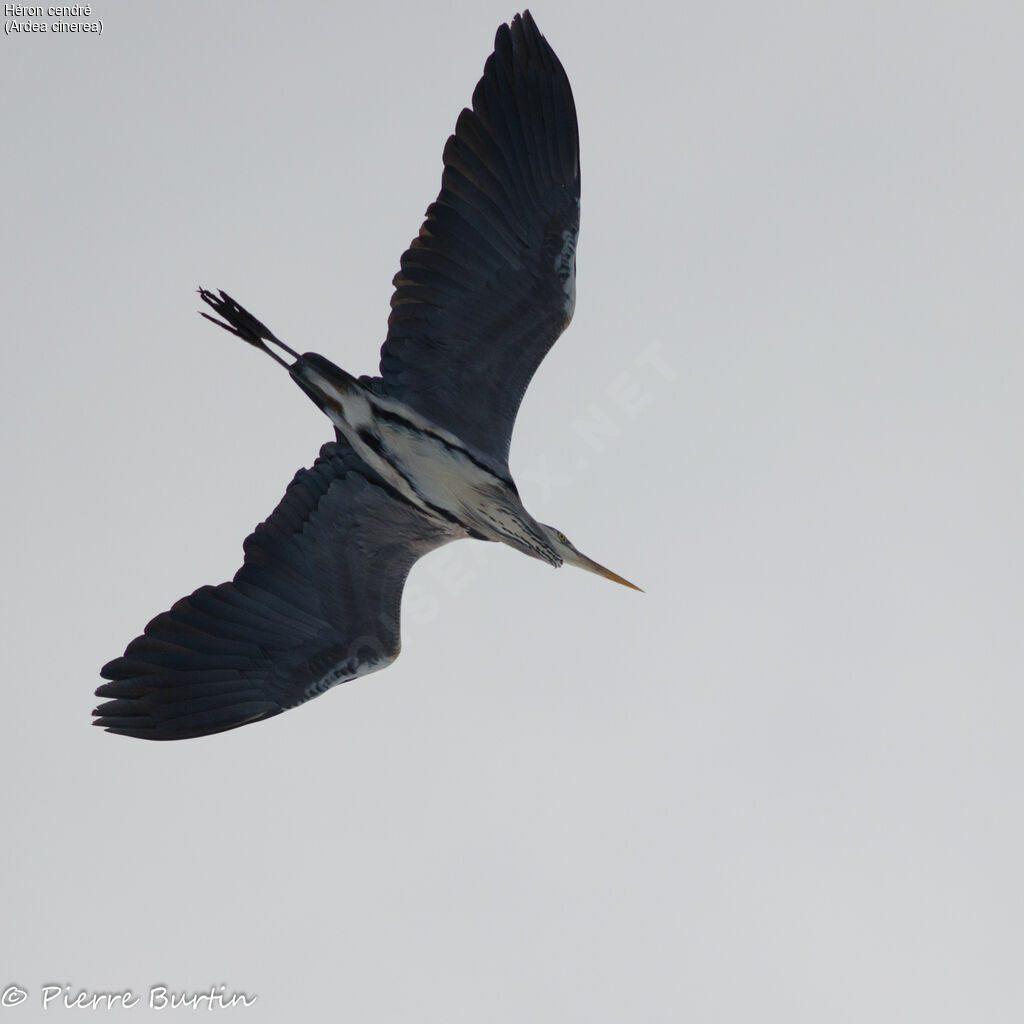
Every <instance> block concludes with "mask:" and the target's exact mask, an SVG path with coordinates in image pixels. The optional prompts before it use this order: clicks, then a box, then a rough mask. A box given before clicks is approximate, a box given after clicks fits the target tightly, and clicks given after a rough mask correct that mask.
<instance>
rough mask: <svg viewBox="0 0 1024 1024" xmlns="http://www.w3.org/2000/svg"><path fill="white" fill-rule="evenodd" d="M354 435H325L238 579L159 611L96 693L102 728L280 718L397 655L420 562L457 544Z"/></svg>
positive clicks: (186, 728) (148, 735)
mask: <svg viewBox="0 0 1024 1024" xmlns="http://www.w3.org/2000/svg"><path fill="white" fill-rule="evenodd" d="M455 536H456V535H455V534H454V533H452V532H451V531H450V530H449V529H448V528H446V527H445V526H443V525H441V524H435V523H433V522H431V521H430V520H428V519H426V518H425V517H423V516H422V515H421V514H420V513H419V511H418V510H416V509H415V508H413V507H412V506H411V505H409V504H408V503H407V502H406V501H405V500H404V499H403V498H402V497H401V496H399V495H398V494H397V493H396V492H394V491H393V490H392V489H391V488H389V487H388V486H387V485H386V484H385V483H384V482H383V481H382V480H381V479H380V478H379V477H378V476H377V475H376V474H375V473H374V472H373V471H372V470H371V469H369V467H367V466H366V465H365V463H363V462H362V460H361V459H359V457H358V456H357V455H356V454H355V453H354V452H353V451H352V449H351V448H349V447H348V446H347V445H346V444H340V443H333V442H332V443H331V444H326V445H324V446H323V448H321V450H320V457H319V458H318V459H317V460H316V462H315V464H314V465H313V466H312V467H311V468H309V469H302V470H299V472H298V473H296V475H295V478H294V479H293V480H292V482H291V484H290V485H289V487H288V490H287V492H286V493H285V496H284V498H283V499H282V500H281V502H280V504H279V505H278V506H277V508H276V509H275V510H274V512H273V514H272V515H271V516H270V517H269V518H268V519H267V520H266V522H264V523H261V524H260V525H259V526H258V527H257V528H256V530H255V532H254V533H252V534H251V535H250V536H249V537H248V538H247V539H246V541H245V545H244V547H245V563H244V565H243V566H242V568H241V569H239V570H238V572H237V573H236V574H235V578H234V580H233V581H232V582H230V583H222V584H220V586H217V587H209V586H208V587H201V588H200V589H199V590H197V591H196V592H195V593H194V594H191V595H190V596H188V597H184V598H182V599H181V600H180V601H178V602H177V604H175V605H174V606H173V607H172V608H171V609H170V611H166V612H164V613H163V614H162V615H158V616H157V617H156V618H155V619H153V621H152V622H150V623H149V625H148V626H146V631H145V633H144V634H143V635H142V636H140V637H137V638H136V639H135V640H133V641H132V642H131V643H130V644H129V645H128V648H127V649H126V650H125V652H124V654H123V655H122V656H121V657H120V658H115V659H114V660H113V661H111V662H109V663H108V664H107V665H105V666H104V667H103V668H102V669H101V675H102V676H103V678H104V679H107V680H109V682H107V683H104V684H103V685H102V686H100V688H99V689H98V690H97V691H96V695H97V696H98V697H109V698H112V699H111V700H109V701H107V703H105V704H101V705H100V706H99V707H98V708H96V710H95V711H94V712H93V714H94V715H95V716H96V718H95V720H94V724H95V725H99V726H102V727H103V728H105V729H107V730H108V731H110V732H115V733H122V734H124V735H126V736H138V737H142V738H145V739H155V740H171V739H184V738H186V737H190V736H203V735H206V734H208V733H214V732H222V731H223V730H225V729H234V728H236V727H237V726H240V725H246V724H247V723H249V722H256V721H259V720H261V719H264V718H270V717H271V716H273V715H276V714H279V713H280V712H282V711H285V710H287V709H288V708H292V707H295V706H296V705H297V704H301V703H302V702H303V701H306V700H309V699H310V698H311V697H316V696H317V695H318V694H321V693H323V692H324V691H325V690H327V689H328V688H329V687H331V686H335V685H336V684H338V683H343V682H345V681H346V680H348V679H353V678H355V677H356V676H360V675H364V674H366V673H367V672H372V671H374V670H375V669H379V668H384V667H385V666H387V665H388V664H390V662H391V661H393V660H394V659H395V657H397V655H398V651H399V648H400V638H399V619H400V604H401V598H402V588H403V586H404V584H405V578H406V576H407V574H408V572H409V569H410V568H411V567H412V565H413V563H414V562H415V561H416V560H417V559H418V558H420V557H421V556H422V555H424V554H426V553H427V552H428V551H431V550H432V549H433V548H435V547H439V546H440V545H442V544H445V543H447V542H448V541H450V540H453V539H455Z"/></svg>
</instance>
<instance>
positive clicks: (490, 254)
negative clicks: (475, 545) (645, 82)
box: [93, 11, 639, 740]
mask: <svg viewBox="0 0 1024 1024" xmlns="http://www.w3.org/2000/svg"><path fill="white" fill-rule="evenodd" d="M443 164H444V167H443V172H442V178H441V191H440V194H439V195H438V197H437V200H436V201H435V202H434V203H433V204H431V206H430V207H429V208H428V209H427V213H426V219H425V220H424V222H423V226H422V227H421V228H420V231H419V234H418V236H417V237H416V238H414V239H413V241H412V243H411V245H410V247H409V248H408V249H407V250H406V252H405V254H404V255H403V256H402V260H401V269H400V270H399V272H398V274H397V275H396V276H395V278H394V293H393V295H392V299H391V315H390V317H389V320H388V332H387V337H386V340H385V341H384V344H383V347H382V349H381V358H380V375H379V376H377V377H359V378H355V377H352V376H350V375H349V374H348V373H346V372H345V371H344V370H341V369H339V368H338V367H337V366H335V365H334V364H333V363H331V362H330V361H329V360H327V359H325V358H324V357H323V356H320V355H317V354H316V353H306V354H304V355H300V354H299V353H298V352H297V351H295V350H294V349H292V348H290V347H289V346H288V345H286V344H285V343H284V342H282V341H280V340H279V339H278V338H277V337H276V336H275V335H274V334H273V333H272V332H271V331H270V330H269V329H268V328H267V327H266V326H265V325H264V324H263V323H261V322H260V321H259V320H257V319H256V318H255V317H254V316H253V315H252V314H251V313H249V312H248V311H247V310H246V309H244V308H243V307H242V306H241V305H239V304H238V303H237V302H236V301H235V300H234V299H233V298H231V296H230V295H228V294H226V293H225V292H223V291H219V292H217V293H213V292H211V291H208V290H206V289H200V295H201V297H202V299H203V301H204V302H205V303H206V305H207V306H209V307H210V308H211V309H212V310H213V313H214V315H212V316H211V315H210V314H208V313H205V312H204V313H203V316H205V317H206V318H207V319H209V320H212V321H213V322H214V323H216V324H217V325H218V326H220V327H222V328H224V330H226V331H229V332H230V333H232V334H234V335H236V336H237V337H239V338H241V339H243V340H244V341H246V342H248V343H249V344H251V345H254V346H255V347H256V348H258V349H260V350H262V351H263V352H265V353H267V354H268V355H270V356H271V357H272V358H273V359H275V360H276V361H277V362H278V363H279V364H280V365H281V366H283V367H284V368H285V369H286V370H287V371H288V373H289V374H290V375H291V377H292V379H293V380H294V381H295V383H296V384H298V386H299V387H300V388H301V389H302V390H303V391H304V392H305V393H306V394H307V395H308V396H309V397H310V398H311V399H312V400H313V402H314V403H315V404H316V405H317V407H318V408H320V409H321V410H322V411H323V412H324V413H326V415H327V416H328V417H329V418H330V420H331V422H332V423H333V425H334V430H335V440H333V441H331V442H329V443H327V444H325V445H324V446H323V447H322V448H321V450H320V454H319V457H318V458H317V460H316V461H315V463H314V464H313V465H312V466H311V467H310V468H308V469H301V470H299V472H298V473H297V474H296V475H295V478H294V479H293V480H292V482H291V484H290V485H289V487H288V489H287V491H286V493H285V495H284V497H283V498H282V500H281V502H280V504H279V505H278V506H277V508H276V509H275V510H274V512H273V513H272V514H271V515H270V517H269V518H268V519H267V520H266V521H265V522H263V523H261V524H260V525H259V526H257V527H256V530H255V531H254V532H253V533H252V534H251V535H250V536H249V537H248V538H247V539H246V541H245V544H244V553H245V557H244V563H243V565H242V567H241V568H240V569H239V570H238V572H237V573H236V575H235V577H234V579H233V580H232V581H231V582H229V583H222V584H220V585H219V586H205V587H201V588H200V589H198V590H196V591H195V592H194V593H193V594H191V595H189V596H188V597H184V598H182V599H181V600H180V601H178V602H177V603H176V604H175V605H174V606H173V607H172V608H171V609H170V610H169V611H166V612H163V613H162V614H160V615H158V616H156V618H154V619H153V620H152V621H151V622H150V623H149V624H148V625H147V626H146V628H145V632H144V633H143V634H142V635H141V636H139V637H137V638H136V639H135V640H133V641H132V642H131V643H130V644H129V645H128V647H127V648H126V650H125V652H124V654H123V655H122V656H121V657H119V658H115V659H114V660H113V661H111V662H109V663H108V664H107V665H105V666H104V667H103V668H102V669H101V675H102V677H103V678H104V679H106V680H107V682H105V683H103V684H102V685H101V686H100V687H99V688H98V689H97V690H96V695H97V696H99V697H105V698H109V699H108V700H107V701H106V703H103V704H101V705H100V706H99V707H97V708H96V709H95V710H94V711H93V715H94V716H95V718H94V724H95V725H98V726H101V727H103V728H105V729H107V730H109V731H110V732H114V733H120V734H123V735H126V736H136V737H141V738H146V739H156V740H168V739H184V738H188V737H194V736H203V735H206V734H209V733H216V732H222V731H224V730H227V729H234V728H237V727H238V726H241V725H246V724H248V723H250V722H257V721H261V720H263V719H266V718H270V717H272V716H274V715H277V714H279V713H280V712H282V711H285V710H287V709H289V708H292V707H295V706H296V705H298V704H301V703H303V702H305V701H307V700H309V699H310V698H312V697H316V696H317V695H319V694H321V693H323V692H324V691H325V690H327V689H329V688H331V687H332V686H335V685H337V684H338V683H343V682H345V681H347V680H349V679H354V678H356V677H357V676H361V675H365V674H367V673H369V672H373V671H377V670H379V669H382V668H385V667H386V666H388V665H389V664H391V662H392V661H394V659H395V658H396V657H397V656H398V653H399V649H400V636H399V619H400V604H401V598H402V590H403V587H404V585H405V579H406V576H407V575H408V573H409V570H410V568H411V567H412V565H413V564H414V563H415V562H416V561H417V559H419V558H421V557H422V556H423V555H425V554H427V553H428V552H429V551H432V550H434V549H435V548H438V547H440V546H441V545H443V544H447V543H449V542H451V541H454V540H458V539H460V538H466V537H470V538H476V539H479V540H489V541H500V542H502V543H504V544H508V545H510V546H511V547H513V548H515V549H517V550H518V551H521V552H523V553H524V554H527V555H530V556H532V557H534V558H538V559H540V560H541V561H543V562H547V563H548V564H549V565H552V566H556V567H557V566H560V565H563V564H565V565H575V566H578V567H579V568H582V569H587V570H589V571H590V572H593V573H597V574H598V575H601V576H604V577H605V578H607V579H610V580H614V581H615V582H617V583H621V584H624V585H625V586H628V587H633V589H639V588H638V587H634V585H633V584H632V583H629V582H628V581H626V580H624V579H623V578H622V577H621V576H617V575H616V574H615V573H613V572H611V571H610V570H608V569H605V568H604V567H603V566H601V565H598V564H597V562H594V561H592V560H591V559H590V558H588V557H587V556H586V555H583V554H581V553H580V552H579V551H577V550H576V548H575V547H574V546H573V545H572V543H570V541H569V540H568V539H567V538H566V536H565V534H564V533H562V532H561V531H559V530H556V529H554V528H553V527H551V526H547V525H545V524H543V523H540V522H538V521H537V520H536V519H534V518H533V516H531V515H530V514H529V513H528V512H527V511H526V509H525V508H524V507H523V503H522V501H521V500H520V498H519V492H518V490H517V489H516V485H515V483H514V482H513V480H512V476H511V474H510V472H509V467H508V454H509V442H510V439H511V435H512V428H513V424H514V421H515V418H516V413H517V411H518V409H519V404H520V402H521V400H522V397H523V393H524V392H525V390H526V387H527V385H528V384H529V382H530V379H531V378H532V376H533V374H534V371H535V370H536V369H537V366H538V365H539V364H540V362H541V360H542V359H543V358H544V356H545V354H546V353H547V351H548V350H549V349H550V348H551V346H552V345H553V344H554V342H555V340H556V339H557V338H558V336H559V335H560V334H561V333H562V331H563V330H564V328H565V327H566V325H567V324H568V323H569V320H570V319H571V317H572V314H573V308H574V305H575V296H576V238H577V232H578V228H579V197H580V162H579V136H578V128H577V123H576V109H575V105H574V102H573V96H572V90H571V89H570V86H569V80H568V78H567V77H566V74H565V71H564V70H563V68H562V65H561V63H560V62H559V60H558V58H557V57H556V56H555V54H554V51H553V50H552V49H551V47H550V46H549V45H548V43H547V41H546V40H545V39H544V37H543V36H542V35H541V34H540V32H539V31H538V29H537V26H536V24H535V22H534V21H533V18H532V17H531V16H530V13H529V11H525V12H524V13H523V14H522V15H521V16H520V15H516V16H515V17H514V18H513V20H512V22H511V24H509V25H502V26H501V27H500V28H499V29H498V32H497V36H496V38H495V43H494V52H493V53H492V54H491V56H490V57H489V58H488V59H487V61H486V63H485V65H484V72H483V77H482V78H481V79H480V81H479V83H478V84H477V87H476V89H475V90H474V92H473V106H472V109H471V110H470V109H466V110H463V111H462V113H461V114H460V115H459V118H458V121H457V123H456V127H455V133H454V134H453V135H452V136H450V138H449V139H448V142H447V144H446V145H445V148H444V154H443Z"/></svg>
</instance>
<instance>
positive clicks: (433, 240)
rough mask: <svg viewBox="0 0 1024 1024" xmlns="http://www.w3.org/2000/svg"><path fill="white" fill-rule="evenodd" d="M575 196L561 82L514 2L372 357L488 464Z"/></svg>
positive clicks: (549, 298) (568, 243)
mask: <svg viewBox="0 0 1024 1024" xmlns="http://www.w3.org/2000/svg"><path fill="white" fill-rule="evenodd" d="M579 196H580V162H579V132H578V128H577V123H576V108H575V105H574V103H573V98H572V89H571V88H570V86H569V80H568V78H567V77H566V74H565V71H564V70H563V68H562V65H561V64H560V63H559V60H558V58H557V57H556V56H555V54H554V51H553V50H552V49H551V47H550V46H549V45H548V43H547V41H546V40H545V39H544V37H543V36H542V35H541V34H540V32H539V31H538V30H537V26H536V24H535V23H534V21H533V18H532V17H531V16H530V14H529V12H525V13H524V14H523V15H522V16H521V17H520V16H519V15H517V16H516V17H515V18H514V19H513V21H512V23H511V25H502V26H501V28H499V29H498V33H497V36H496V37H495V41H494V53H493V54H492V55H491V56H490V57H489V58H488V59H487V62H486V64H485V66H484V74H483V77H482V78H481V79H480V81H479V83H478V84H477V86H476V89H475V90H474V91H473V109H472V110H468V109H467V110H463V111H462V113H461V114H460V115H459V118H458V121H457V122H456V126H455V134H454V135H452V136H451V137H450V138H449V139H448V142H447V144H446V145H445V148H444V171H443V174H442V177H441V191H440V193H439V195H438V197H437V200H436V201H435V202H434V203H432V204H431V205H430V206H429V207H428V209H427V215H426V219H425V220H424V222H423V226H422V227H421V228H420V233H419V235H418V236H417V237H416V238H414V239H413V241H412V243H411V245H410V246H409V248H408V250H406V252H405V254H404V255H403V256H402V262H401V269H400V270H399V272H398V274H397V275H396V276H395V279H394V285H395V291H394V294H393V296H392V299H391V317H390V319H389V320H388V336H387V339H386V340H385V342H384V345H383V347H382V349H381V364H380V365H381V376H382V377H383V381H384V385H385V387H386V388H387V391H388V393H389V394H390V395H392V396H393V397H395V398H398V399H400V400H401V401H403V402H405V403H407V404H408V405H410V406H412V407H413V408H415V409H416V410H417V411H419V412H420V413H421V414H423V415H424V416H426V417H427V418H428V419H430V420H433V421H434V422H435V423H437V424H438V425H440V426H442V427H445V428H446V429H448V430H450V431H452V432H453V433H454V434H456V435H457V436H458V437H460V438H462V440H463V441H465V442H467V443H468V444H471V445H473V446H475V447H476V448H477V449H478V450H479V451H481V452H483V453H484V454H486V455H488V456H490V457H491V458H492V459H494V460H496V462H497V463H498V464H499V465H501V466H505V467H507V463H508V450H509V444H510V441H511V437H512V428H513V426H514V424H515V418H516V413H517V412H518V410H519V405H520V402H521V401H522V397H523V394H524V392H525V391H526V387H527V385H528V384H529V382H530V379H531V378H532V376H533V374H534V371H535V370H536V369H537V367H538V365H540V362H541V360H542V359H543V358H544V356H545V355H546V353H547V352H548V350H549V349H550V348H551V346H552V345H553V344H554V342H555V340H556V339H557V338H558V336H559V335H560V334H561V333H562V331H563V330H564V329H565V327H566V325H567V324H568V323H569V320H570V319H571V317H572V310H573V306H574V303H575V251H576V237H577V233H578V230H579Z"/></svg>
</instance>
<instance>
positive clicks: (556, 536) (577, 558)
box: [538, 523, 643, 593]
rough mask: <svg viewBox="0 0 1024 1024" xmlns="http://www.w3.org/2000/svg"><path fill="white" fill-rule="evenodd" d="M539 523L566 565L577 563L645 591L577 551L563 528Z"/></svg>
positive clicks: (582, 567)
mask: <svg viewBox="0 0 1024 1024" xmlns="http://www.w3.org/2000/svg"><path fill="white" fill-rule="evenodd" d="M538 525H539V526H540V528H541V529H542V530H543V531H544V537H545V539H546V540H547V542H548V543H549V544H550V545H551V548H552V550H553V551H554V552H555V554H557V555H558V557H559V558H560V559H561V560H562V562H563V563H564V564H565V565H575V566H576V567H577V568H578V569H586V570H587V572H594V573H597V575H598V576H603V577H604V578H605V579H606V580H611V581H612V582H613V583H621V584H622V585H623V586H624V587H631V588H632V589H633V590H639V591H640V593H643V590H641V588H640V587H638V586H637V585H636V584H635V583H630V582H629V580H625V579H623V578H622V577H621V576H619V575H618V574H617V573H614V572H612V571H611V569H606V568H605V567H604V566H603V565H598V563H597V562H595V561H594V560H593V559H592V558H587V556H586V555H584V554H583V553H582V552H580V551H577V550H576V546H575V545H574V544H573V542H572V541H571V540H569V538H568V537H566V535H565V534H564V533H562V531H561V530H556V529H555V528H554V527H553V526H548V525H547V523H538Z"/></svg>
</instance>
